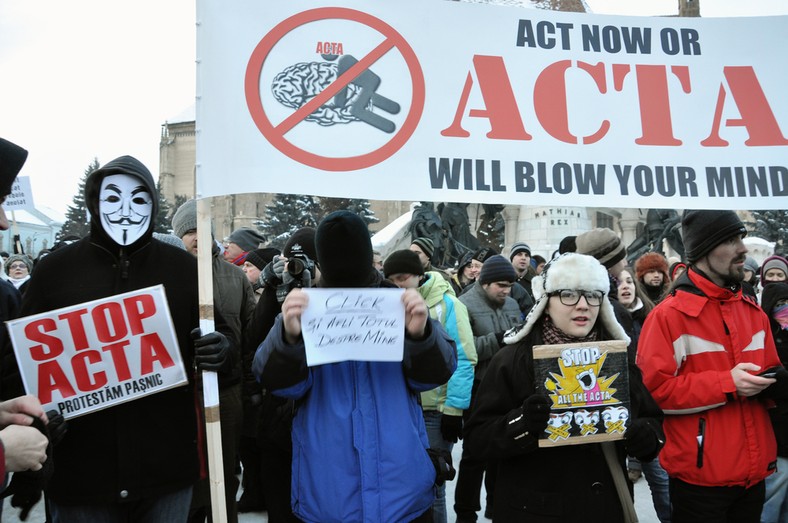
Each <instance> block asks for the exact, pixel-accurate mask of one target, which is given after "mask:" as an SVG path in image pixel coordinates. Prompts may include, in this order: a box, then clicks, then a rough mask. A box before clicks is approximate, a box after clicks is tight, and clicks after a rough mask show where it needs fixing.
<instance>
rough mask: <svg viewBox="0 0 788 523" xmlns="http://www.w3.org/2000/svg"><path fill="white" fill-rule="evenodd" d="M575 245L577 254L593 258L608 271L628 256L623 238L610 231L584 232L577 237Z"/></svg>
mask: <svg viewBox="0 0 788 523" xmlns="http://www.w3.org/2000/svg"><path fill="white" fill-rule="evenodd" d="M575 243H576V245H577V252H579V253H580V254H587V255H589V256H593V257H594V258H596V259H597V260H599V263H601V264H602V265H604V266H605V268H606V269H610V268H611V267H613V266H614V265H615V264H617V263H618V262H620V261H621V260H623V259H624V256H626V255H627V249H626V248H625V247H624V244H623V243H621V238H619V237H618V235H617V234H616V233H615V232H613V231H612V230H610V229H604V228H601V227H600V228H596V229H593V230H591V231H588V232H584V233H583V234H581V235H579V236H578V237H577V239H576V240H575Z"/></svg>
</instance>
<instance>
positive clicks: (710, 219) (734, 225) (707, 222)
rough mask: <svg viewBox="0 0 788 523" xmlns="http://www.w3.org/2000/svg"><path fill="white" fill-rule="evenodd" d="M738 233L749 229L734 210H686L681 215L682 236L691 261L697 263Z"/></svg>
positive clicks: (687, 255) (745, 232) (744, 232)
mask: <svg viewBox="0 0 788 523" xmlns="http://www.w3.org/2000/svg"><path fill="white" fill-rule="evenodd" d="M738 234H747V229H745V228H744V224H743V223H742V221H741V219H739V217H738V216H737V215H736V213H735V212H733V211H705V210H704V211H693V210H685V211H684V215H683V216H682V217H681V236H682V239H683V240H684V252H685V253H686V257H687V261H688V262H689V263H695V262H696V261H698V260H700V259H701V258H703V257H704V256H706V255H707V254H708V253H709V252H710V251H711V250H712V249H714V248H715V247H716V246H717V245H719V244H721V243H722V242H724V241H725V240H727V239H728V238H730V237H731V236H736V235H738Z"/></svg>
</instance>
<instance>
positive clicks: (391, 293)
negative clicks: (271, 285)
mask: <svg viewBox="0 0 788 523" xmlns="http://www.w3.org/2000/svg"><path fill="white" fill-rule="evenodd" d="M304 292H305V293H307V295H308V296H309V304H308V305H307V308H306V309H305V310H304V312H303V314H302V315H301V331H302V334H303V337H304V345H305V348H306V362H307V365H309V366H310V367H313V366H315V365H323V364H325V363H334V362H337V361H349V360H355V361H402V355H403V350H404V344H405V307H404V305H403V304H402V293H403V292H404V291H403V290H402V289H304Z"/></svg>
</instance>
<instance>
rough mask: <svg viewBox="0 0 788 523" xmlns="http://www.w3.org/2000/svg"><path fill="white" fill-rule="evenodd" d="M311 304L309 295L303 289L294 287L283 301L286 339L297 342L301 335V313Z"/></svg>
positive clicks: (289, 341)
mask: <svg viewBox="0 0 788 523" xmlns="http://www.w3.org/2000/svg"><path fill="white" fill-rule="evenodd" d="M307 305H309V296H307V294H306V293H305V292H304V291H303V290H301V289H293V290H292V291H290V293H289V294H288V295H287V298H285V301H284V303H282V320H283V323H284V327H285V340H286V341H287V342H288V343H291V344H292V343H295V342H296V341H298V338H300V337H301V315H302V314H303V313H304V309H306V306H307Z"/></svg>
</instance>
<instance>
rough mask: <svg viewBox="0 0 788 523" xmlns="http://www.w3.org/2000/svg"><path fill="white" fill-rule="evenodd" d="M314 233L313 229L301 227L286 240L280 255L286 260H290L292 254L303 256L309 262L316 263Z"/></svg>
mask: <svg viewBox="0 0 788 523" xmlns="http://www.w3.org/2000/svg"><path fill="white" fill-rule="evenodd" d="M316 232H317V231H315V228H314V227H301V228H300V229H298V230H297V231H296V232H294V233H293V234H292V235H290V238H288V240H287V243H285V247H284V249H282V254H284V255H285V257H286V258H292V257H293V255H294V254H305V255H306V256H307V257H308V258H309V259H310V260H312V261H317V252H316V251H315V233H316Z"/></svg>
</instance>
